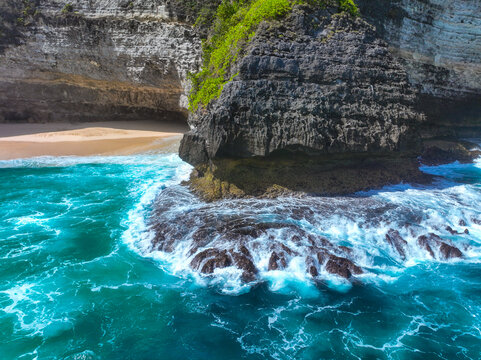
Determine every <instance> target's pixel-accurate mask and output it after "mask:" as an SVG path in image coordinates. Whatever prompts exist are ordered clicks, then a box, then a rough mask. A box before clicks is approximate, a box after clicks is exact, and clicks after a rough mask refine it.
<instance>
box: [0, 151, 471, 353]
mask: <svg viewBox="0 0 481 360" xmlns="http://www.w3.org/2000/svg"><path fill="white" fill-rule="evenodd" d="M189 171H190V167H189V166H188V165H186V164H184V163H183V162H182V161H181V160H180V159H179V158H178V157H177V156H176V155H138V156H129V157H105V158H100V157H90V158H81V157H80V158H75V157H65V158H38V159H32V160H16V161H0V244H1V246H0V258H1V261H0V309H1V310H0V334H1V336H0V353H1V354H2V355H1V356H2V359H292V358H296V359H479V358H480V354H481V276H480V275H481V262H480V260H481V225H479V224H478V222H479V221H478V220H481V206H480V205H479V204H480V202H481V162H479V161H478V162H475V163H474V164H466V165H460V164H451V165H445V166H439V167H432V168H427V167H426V168H424V171H426V172H429V173H432V174H434V175H438V176H440V177H439V178H438V179H437V181H436V182H435V183H434V185H433V186H429V187H412V186H406V185H398V186H394V187H390V188H385V189H383V190H381V191H373V192H370V193H364V194H358V196H355V197H343V198H314V199H292V198H284V199H278V200H262V201H260V200H256V201H253V200H237V201H230V202H225V203H218V204H210V205H209V204H204V203H202V202H200V201H199V200H197V199H196V198H195V197H193V196H192V195H191V194H190V193H188V192H187V191H186V190H185V189H184V188H182V187H181V186H178V185H177V184H178V183H179V182H180V181H181V180H182V179H184V178H186V177H187V176H188V173H189ZM159 192H161V197H162V196H164V197H165V198H166V199H167V200H169V199H170V200H173V201H174V202H173V203H174V204H175V206H172V207H171V209H170V210H169V211H168V212H166V213H165V216H166V217H168V218H169V219H172V221H177V222H178V223H179V224H181V223H182V217H183V216H187V214H189V213H192V212H194V213H195V212H196V211H202V212H207V213H208V214H210V215H211V216H214V217H218V218H219V219H220V220H219V221H222V220H221V219H223V216H224V217H225V216H228V214H232V213H235V214H236V216H242V217H244V218H249V219H253V221H255V220H256V219H269V221H277V222H286V223H289V222H291V223H292V222H295V223H296V224H297V225H299V226H302V228H303V229H305V230H306V231H309V232H314V233H318V234H320V235H322V236H325V237H327V238H328V239H329V240H330V241H332V242H334V243H336V244H342V245H344V246H349V247H352V248H353V249H354V252H355V256H356V260H357V262H358V263H359V264H360V265H361V266H362V267H363V268H364V269H366V270H367V271H366V273H365V274H364V275H360V276H358V277H357V278H356V279H355V281H352V282H347V281H345V280H342V279H339V278H337V277H335V276H332V275H329V274H323V273H321V274H320V279H318V280H316V281H314V279H312V278H311V277H310V276H309V275H307V274H306V273H305V271H303V269H302V271H301V269H300V266H299V261H298V260H299V259H296V258H294V259H292V260H291V262H290V264H289V267H288V268H287V269H286V270H284V271H274V272H273V271H267V269H266V268H265V266H266V264H265V262H266V259H265V258H266V256H267V251H266V249H264V248H263V247H262V246H260V247H258V251H257V252H256V253H255V254H254V256H255V257H257V259H256V262H257V263H258V265H259V267H260V268H262V266H264V270H265V271H262V272H261V275H260V276H261V279H262V281H261V282H260V283H256V284H251V286H249V285H243V284H241V283H240V282H239V281H238V274H237V273H236V272H235V269H230V270H229V269H228V270H226V271H224V272H218V273H216V274H215V275H214V276H213V277H203V276H201V275H199V274H196V273H192V272H191V271H190V270H189V267H188V263H189V260H190V258H189V257H188V255H186V252H185V249H186V248H187V247H188V245H189V244H188V241H189V240H188V239H187V238H186V239H180V240H182V241H179V243H178V246H177V248H176V249H175V251H174V252H172V253H162V252H159V251H152V250H151V248H150V246H149V244H150V240H151V238H152V234H151V233H150V232H149V231H148V226H147V225H146V224H147V223H148V219H149V216H150V213H151V208H152V201H153V200H154V198H155V196H156V194H158V193H159ZM162 194H164V195H162ZM306 206H308V207H309V208H310V209H312V210H313V216H310V217H306V218H303V217H299V216H294V215H293V214H294V212H293V210H292V209H296V208H304V207H306ZM459 220H463V221H464V222H465V223H466V225H465V226H463V227H460V225H459ZM406 223H408V224H410V225H412V226H410V227H409V228H407V227H405V226H404V225H405V224H406ZM447 225H449V226H452V227H453V228H454V229H457V230H460V231H462V230H463V229H464V228H468V229H469V232H470V233H469V235H466V234H460V235H451V234H449V233H446V231H445V230H444V228H445V226H447ZM392 227H395V228H396V229H398V230H399V231H400V233H401V234H402V235H403V236H404V237H405V238H406V240H407V241H408V244H409V246H408V251H407V257H406V259H400V258H399V256H398V254H396V253H395V252H394V251H393V249H392V248H389V247H388V246H387V245H386V242H385V241H384V240H383V239H384V235H385V233H386V231H387V230H388V229H389V228H392ZM409 229H411V230H409ZM424 232H436V233H439V234H440V236H442V237H443V239H447V240H449V241H451V242H452V244H455V245H457V246H459V247H460V248H461V249H463V252H464V254H465V258H464V259H462V260H451V261H437V260H434V259H432V258H430V257H428V256H426V254H425V253H423V252H422V251H420V249H419V248H417V247H416V244H415V241H414V240H415V238H416V236H417V235H418V234H421V233H424ZM277 236H278V237H280V238H282V233H279V234H277ZM262 240H263V239H257V240H256V241H257V242H261V243H262ZM297 250H299V251H302V247H301V248H299V249H297ZM263 264H264V265H263Z"/></svg>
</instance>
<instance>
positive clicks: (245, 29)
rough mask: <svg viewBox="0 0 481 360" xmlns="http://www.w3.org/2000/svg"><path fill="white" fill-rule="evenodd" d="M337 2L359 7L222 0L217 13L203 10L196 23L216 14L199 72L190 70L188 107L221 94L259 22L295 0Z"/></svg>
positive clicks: (281, 0) (289, 7) (352, 10)
mask: <svg viewBox="0 0 481 360" xmlns="http://www.w3.org/2000/svg"><path fill="white" fill-rule="evenodd" d="M333 1H334V4H336V2H337V4H338V6H339V10H340V11H345V12H348V13H349V14H351V15H353V16H357V15H358V14H359V10H358V8H357V6H356V4H355V3H354V2H353V0H223V1H222V2H221V4H220V5H219V6H218V7H217V10H216V12H215V15H213V16H212V15H211V14H210V13H209V12H208V11H205V12H203V11H201V12H200V15H199V17H198V18H197V21H196V25H197V26H204V25H205V23H206V22H207V21H208V19H212V18H213V24H212V26H211V30H210V36H208V38H207V39H206V40H204V41H203V44H202V50H203V65H202V68H201V70H200V71H199V72H198V73H197V74H190V75H189V78H190V80H191V82H192V90H191V92H190V95H189V110H191V111H196V110H197V109H198V108H199V107H200V106H204V107H205V106H207V105H208V104H209V103H210V102H211V101H212V100H213V99H216V98H218V97H219V96H220V94H221V92H222V89H223V87H224V85H225V84H226V83H228V82H229V81H231V80H232V79H233V78H234V77H235V76H236V75H237V74H235V75H232V76H230V77H228V76H229V73H230V70H231V67H232V65H233V64H234V63H235V62H236V61H237V60H238V58H239V55H240V54H241V52H242V50H243V49H245V47H246V46H247V44H248V43H249V42H250V41H251V40H252V38H253V37H254V36H255V31H256V29H257V27H258V25H259V24H260V23H261V22H262V21H265V20H272V19H278V18H281V17H283V16H285V15H286V14H288V13H289V12H290V11H291V10H292V6H293V5H294V4H310V5H311V6H319V7H325V6H326V5H333V3H332V2H333Z"/></svg>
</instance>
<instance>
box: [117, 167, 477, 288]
mask: <svg viewBox="0 0 481 360" xmlns="http://www.w3.org/2000/svg"><path fill="white" fill-rule="evenodd" d="M479 168H481V160H478V161H476V163H475V164H457V163H454V164H449V165H443V166H440V167H423V170H424V171H426V172H428V173H431V174H434V175H438V176H444V178H443V179H440V180H437V182H436V183H435V184H433V185H430V186H415V187H413V186H410V185H407V184H401V185H396V186H389V187H385V188H384V189H382V190H378V191H369V192H365V193H360V194H358V196H355V197H335V198H280V199H276V200H269V199H262V200H260V199H246V200H226V201H220V202H217V203H213V204H205V203H202V202H201V201H200V200H198V199H196V198H195V197H194V196H192V195H191V194H188V193H187V190H186V189H183V188H180V187H179V188H178V189H177V191H173V192H172V195H168V196H174V197H177V198H175V200H174V201H173V202H172V206H171V208H169V209H167V210H166V212H165V214H162V215H161V216H165V219H171V221H172V222H173V223H174V224H175V223H177V222H178V223H179V226H180V225H181V223H182V220H181V219H183V218H185V217H187V216H191V215H190V214H195V213H196V212H199V211H200V212H201V213H202V214H204V213H208V214H210V215H211V217H214V218H215V217H217V218H218V220H217V221H218V222H217V225H219V224H221V223H222V221H224V220H223V219H228V218H231V217H236V216H237V217H240V218H243V219H246V221H254V222H255V221H264V222H280V223H283V224H286V226H287V225H289V224H290V225H295V226H296V227H298V228H300V229H303V231H306V232H308V233H312V234H316V235H318V236H323V237H326V238H327V239H328V240H329V241H330V242H331V243H333V244H334V245H337V246H339V245H342V246H347V247H348V248H350V249H351V251H352V254H351V256H350V258H351V259H352V260H353V261H354V262H355V263H356V264H357V265H359V266H361V267H362V268H363V269H364V270H365V272H364V274H362V275H358V278H359V279H362V281H368V282H369V281H373V282H379V281H384V282H392V281H395V280H396V279H397V278H398V277H399V276H400V275H401V274H402V273H403V271H404V270H405V269H407V268H410V267H415V266H418V265H419V264H423V263H425V262H437V261H439V260H436V259H441V258H442V256H441V254H439V253H438V249H437V248H433V251H434V252H435V255H436V259H433V258H432V257H431V255H430V254H429V253H428V252H427V251H425V250H424V249H423V248H420V247H419V245H418V242H417V239H418V237H419V236H420V235H424V234H427V233H436V234H439V235H440V236H441V237H442V238H443V241H446V242H447V243H452V244H453V245H455V246H457V247H459V248H460V249H462V251H463V253H464V256H465V257H464V259H463V260H462V261H468V262H479V261H481V241H480V239H481V224H479V221H478V220H481V208H479V206H478V204H479V201H481V187H479V186H478V185H476V184H463V183H457V182H456V181H460V179H463V176H464V175H463V174H465V173H466V172H470V171H473V170H474V171H476V172H477V174H478V175H479V176H478V178H481V172H479ZM189 171H190V167H188V166H183V165H179V166H178V168H177V173H176V174H175V175H173V176H170V177H168V179H158V180H155V181H152V182H150V183H145V186H144V187H142V188H141V189H140V191H141V192H142V195H141V196H140V201H139V202H138V204H137V205H136V207H135V208H134V209H132V210H131V211H130V212H129V214H128V218H127V219H126V221H125V223H124V226H125V227H126V228H127V230H126V231H125V232H124V234H123V240H124V242H125V243H126V244H128V245H129V247H131V248H132V249H133V250H135V251H137V252H138V253H139V254H141V255H142V256H148V257H152V258H154V259H157V260H158V261H159V264H160V265H161V266H162V267H163V268H164V269H166V270H167V271H169V272H170V273H172V274H175V275H179V276H192V277H194V278H195V279H197V280H199V281H200V282H201V283H204V284H205V283H208V284H215V285H220V284H223V286H224V291H225V292H227V293H235V292H236V291H238V292H244V291H245V289H246V286H245V284H242V281H241V275H242V274H241V272H240V271H239V270H237V269H235V268H226V269H216V270H215V272H214V274H212V275H208V276H204V275H201V274H199V273H197V272H193V271H192V269H191V268H190V266H189V264H190V262H191V261H192V259H193V258H194V256H195V254H196V253H199V252H200V251H202V250H203V249H206V248H217V249H223V248H225V246H226V245H225V243H224V241H225V240H223V238H222V237H212V238H211V239H208V240H209V241H208V243H207V245H206V246H205V247H204V248H200V249H198V250H197V251H196V252H194V253H192V251H191V250H192V247H193V246H194V243H193V241H192V234H193V233H194V232H195V230H196V228H195V227H194V228H192V229H189V231H188V233H186V234H185V235H183V236H184V237H183V238H181V239H174V249H173V251H172V252H168V253H164V252H162V251H157V250H152V241H153V238H154V234H153V233H152V232H150V231H149V229H148V226H147V220H146V219H148V218H149V216H151V205H152V202H153V201H154V199H155V197H156V195H157V194H158V193H159V191H161V189H164V188H167V187H169V186H173V185H175V184H177V183H179V182H180V180H181V179H185V178H186V177H187V176H188V173H189ZM301 207H306V208H310V209H312V210H313V211H314V214H313V215H310V216H307V217H304V218H290V216H291V215H290V214H291V210H292V209H295V208H301ZM199 214H200V213H199ZM193 216H195V215H193ZM199 221H200V224H202V220H200V218H198V219H196V221H194V222H195V223H199ZM462 221H464V222H465V224H466V225H463V226H461V223H462ZM213 224H215V223H213ZM447 226H449V227H451V228H452V229H454V230H455V231H459V233H460V234H459V235H452V234H450V233H449V232H447V230H446V227H447ZM390 229H394V230H397V231H399V233H400V235H401V237H402V238H403V239H405V241H406V242H407V244H406V246H405V248H404V251H405V255H406V258H405V259H404V258H402V257H401V256H400V254H399V253H398V252H397V251H396V249H395V248H394V247H393V246H390V245H389V244H388V243H387V242H386V240H385V235H386V233H387V232H388V231H389V230H390ZM464 229H469V232H470V233H469V234H464V233H463V231H464ZM286 231H287V230H286V229H269V230H267V232H266V233H265V234H264V235H261V237H259V238H252V239H251V240H250V241H249V242H248V243H246V244H245V246H246V247H247V248H248V250H249V251H250V253H251V255H252V261H253V263H254V264H255V266H256V268H257V269H259V271H260V272H259V274H258V275H259V277H260V278H261V279H263V280H265V281H267V282H268V283H269V286H270V288H271V289H272V290H273V291H283V290H282V289H289V288H291V287H292V286H293V283H298V284H304V285H302V286H304V287H305V286H306V285H305V284H312V283H313V280H315V279H313V278H312V276H311V275H309V274H308V273H306V266H305V264H306V262H305V256H306V255H307V254H308V253H309V250H308V246H309V244H308V242H307V241H301V243H294V242H292V241H291V240H290V236H289V233H288V231H287V232H286ZM279 241H282V242H283V243H284V244H285V245H287V246H288V247H289V248H290V249H292V250H293V251H294V252H295V253H297V254H299V255H297V256H292V257H289V258H288V259H287V266H286V268H285V269H283V270H275V271H268V264H269V258H270V256H271V253H272V246H274V245H275V244H276V243H278V242H279ZM451 261H459V260H451ZM321 265H322V264H318V266H319V277H320V278H322V279H323V281H324V282H325V283H326V284H327V285H328V286H329V287H332V288H335V289H337V290H338V291H347V290H348V289H349V288H350V287H351V283H350V282H347V281H345V280H344V279H341V278H339V277H337V276H335V275H332V274H330V273H328V272H327V271H326V270H325V269H324V267H323V266H321ZM300 286H301V285H300ZM302 286H301V287H302ZM307 288H309V286H308V287H307ZM287 291H289V290H287Z"/></svg>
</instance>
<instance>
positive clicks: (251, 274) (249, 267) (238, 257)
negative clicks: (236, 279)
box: [232, 247, 258, 282]
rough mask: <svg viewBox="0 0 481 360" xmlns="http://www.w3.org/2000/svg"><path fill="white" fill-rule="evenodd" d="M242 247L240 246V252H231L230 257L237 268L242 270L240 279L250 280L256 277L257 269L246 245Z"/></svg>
mask: <svg viewBox="0 0 481 360" xmlns="http://www.w3.org/2000/svg"><path fill="white" fill-rule="evenodd" d="M243 249H244V251H243ZM243 249H242V248H241V253H237V252H232V258H233V259H234V263H235V265H236V266H237V268H239V269H241V270H244V272H243V273H242V281H244V282H251V281H254V280H255V279H256V275H257V273H258V270H257V268H256V267H255V265H254V263H253V262H252V258H251V255H250V252H249V250H247V248H246V247H243ZM245 250H247V252H245Z"/></svg>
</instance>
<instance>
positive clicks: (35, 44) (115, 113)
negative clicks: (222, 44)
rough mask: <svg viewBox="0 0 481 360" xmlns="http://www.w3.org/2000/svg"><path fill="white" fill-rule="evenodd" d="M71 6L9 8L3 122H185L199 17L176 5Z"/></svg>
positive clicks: (116, 1) (1, 76)
mask: <svg viewBox="0 0 481 360" xmlns="http://www.w3.org/2000/svg"><path fill="white" fill-rule="evenodd" d="M69 3H70V4H71V7H66V5H65V4H66V3H65V2H64V1H60V0H58V1H57V0H37V1H23V2H22V1H10V0H8V1H6V2H5V3H3V4H2V5H1V7H2V8H1V9H2V18H3V20H4V21H3V24H2V29H0V30H1V34H0V122H12V121H31V122H46V121H49V122H50V121H66V120H68V121H95V120H96V121H100V120H102V121H103V120H109V119H117V120H118V119H124V120H135V119H142V118H144V119H145V118H150V119H165V118H167V119H180V118H182V119H185V118H186V116H187V110H186V96H185V95H186V92H188V89H189V86H188V81H187V73H188V72H189V71H196V69H197V67H198V65H199V63H200V59H201V46H200V39H199V38H198V36H197V35H196V33H195V31H194V30H193V28H192V26H191V24H190V23H185V22H183V20H184V19H186V18H189V19H191V18H192V15H189V14H188V13H185V12H183V10H185V9H184V8H183V7H181V6H175V5H178V4H177V3H178V2H177V1H170V2H169V1H157V0H142V1H125V0H93V1H88V2H86V1H70V2H69ZM189 16H190V17H189ZM183 121H185V120H183Z"/></svg>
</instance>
